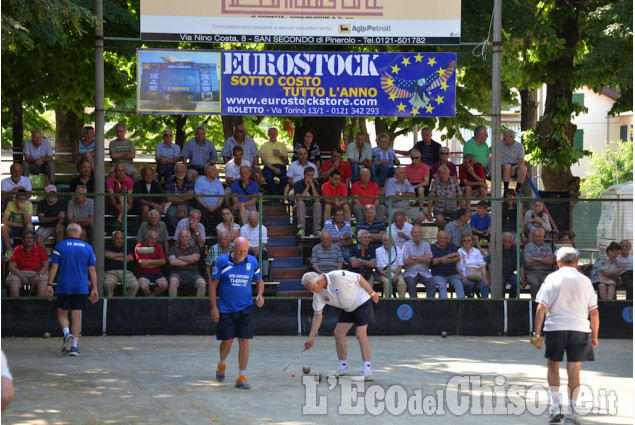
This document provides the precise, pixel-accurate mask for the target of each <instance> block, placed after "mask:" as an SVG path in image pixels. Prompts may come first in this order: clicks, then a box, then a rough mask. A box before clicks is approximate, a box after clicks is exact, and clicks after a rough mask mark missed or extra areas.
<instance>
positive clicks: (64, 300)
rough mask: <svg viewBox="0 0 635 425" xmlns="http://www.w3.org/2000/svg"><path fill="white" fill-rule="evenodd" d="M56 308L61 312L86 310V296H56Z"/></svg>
mask: <svg viewBox="0 0 635 425" xmlns="http://www.w3.org/2000/svg"><path fill="white" fill-rule="evenodd" d="M57 307H58V308H60V309H62V310H86V308H87V307H88V295H86V294H57Z"/></svg>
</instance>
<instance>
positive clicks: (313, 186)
mask: <svg viewBox="0 0 635 425" xmlns="http://www.w3.org/2000/svg"><path fill="white" fill-rule="evenodd" d="M293 191H294V193H295V195H296V196H310V197H316V196H322V191H321V190H320V184H319V183H318V182H317V180H316V179H315V169H314V168H311V167H306V168H305V169H304V179H303V180H299V181H297V182H296V183H295V185H294V186H293ZM307 207H310V208H311V215H312V218H313V220H312V224H313V235H315V236H320V229H321V228H322V203H321V202H320V199H312V198H305V199H301V198H298V199H297V200H296V204H295V207H294V208H295V213H296V216H297V218H298V233H297V236H298V237H300V238H301V237H302V236H304V234H305V230H306V209H307Z"/></svg>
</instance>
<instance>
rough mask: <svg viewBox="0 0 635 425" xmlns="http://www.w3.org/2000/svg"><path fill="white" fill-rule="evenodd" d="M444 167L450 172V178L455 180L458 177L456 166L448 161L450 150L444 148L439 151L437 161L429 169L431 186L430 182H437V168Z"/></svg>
mask: <svg viewBox="0 0 635 425" xmlns="http://www.w3.org/2000/svg"><path fill="white" fill-rule="evenodd" d="M442 165H445V166H446V167H448V170H449V171H450V178H451V179H455V180H457V179H458V178H459V175H458V173H457V170H456V165H454V163H453V162H452V161H450V149H448V148H446V147H442V148H441V150H440V151H439V160H438V161H437V162H435V163H434V165H432V168H430V182H431V184H432V180H433V179H434V180H439V167H440V166H442Z"/></svg>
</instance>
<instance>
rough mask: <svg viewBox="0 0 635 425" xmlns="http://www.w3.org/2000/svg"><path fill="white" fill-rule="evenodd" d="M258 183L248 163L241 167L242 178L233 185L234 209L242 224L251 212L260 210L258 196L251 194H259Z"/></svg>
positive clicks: (232, 206)
mask: <svg viewBox="0 0 635 425" xmlns="http://www.w3.org/2000/svg"><path fill="white" fill-rule="evenodd" d="M259 191H260V190H259V186H258V183H256V182H255V181H253V180H252V179H251V169H250V168H249V167H248V166H247V165H241V167H240V180H238V181H235V182H234V184H233V185H232V195H234V196H233V198H232V205H231V208H232V211H233V212H234V214H238V217H239V220H240V224H241V225H243V226H244V225H245V224H246V223H247V218H248V216H249V214H251V212H256V213H257V212H258V207H257V206H256V204H257V203H258V198H256V197H253V196H249V195H258V193H259Z"/></svg>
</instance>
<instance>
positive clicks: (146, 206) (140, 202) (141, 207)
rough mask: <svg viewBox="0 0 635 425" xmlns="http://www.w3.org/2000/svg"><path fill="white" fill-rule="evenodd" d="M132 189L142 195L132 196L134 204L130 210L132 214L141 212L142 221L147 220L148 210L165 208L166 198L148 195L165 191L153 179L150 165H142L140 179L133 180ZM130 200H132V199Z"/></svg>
mask: <svg viewBox="0 0 635 425" xmlns="http://www.w3.org/2000/svg"><path fill="white" fill-rule="evenodd" d="M133 190H134V193H136V194H143V195H144V196H139V197H135V198H134V206H133V207H132V210H131V212H132V213H134V214H141V221H142V222H144V221H146V220H148V211H150V210H157V211H163V210H164V209H165V204H166V203H167V200H166V199H167V198H163V197H160V196H154V197H153V196H150V195H157V194H164V193H165V190H163V188H162V187H161V184H160V183H159V182H158V181H156V180H155V179H154V170H153V169H152V167H143V169H142V170H141V179H140V180H138V181H137V182H135V184H134V186H133ZM130 202H132V199H131V200H130Z"/></svg>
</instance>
